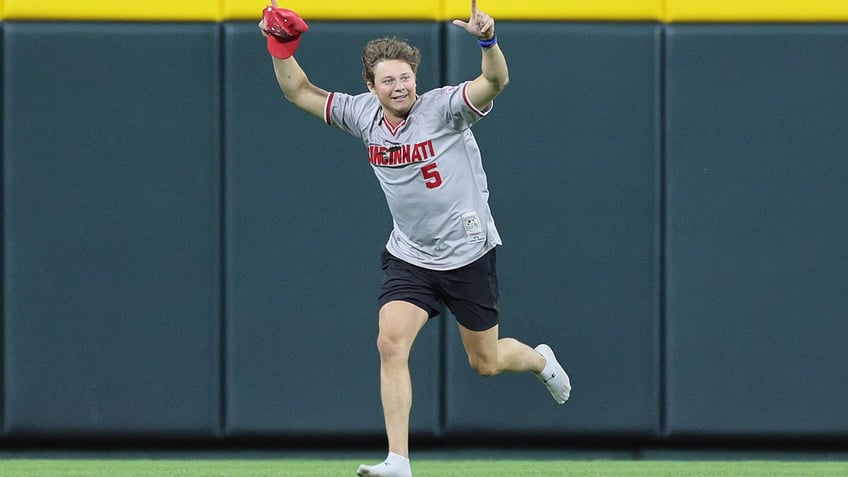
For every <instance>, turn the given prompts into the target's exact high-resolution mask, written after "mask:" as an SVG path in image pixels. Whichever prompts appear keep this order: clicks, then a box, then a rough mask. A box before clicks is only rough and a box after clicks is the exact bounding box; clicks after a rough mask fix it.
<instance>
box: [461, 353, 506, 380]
mask: <svg viewBox="0 0 848 477" xmlns="http://www.w3.org/2000/svg"><path fill="white" fill-rule="evenodd" d="M468 364H470V365H471V368H472V369H474V371H477V374H479V375H480V376H483V377H489V376H494V375H496V374H498V373H500V371H501V370H500V367H498V361H497V359H493V358H491V357H485V356H471V355H469V356H468Z"/></svg>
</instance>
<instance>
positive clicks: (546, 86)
mask: <svg viewBox="0 0 848 477" xmlns="http://www.w3.org/2000/svg"><path fill="white" fill-rule="evenodd" d="M659 29H660V27H659V26H657V25H647V24H645V25H641V24H629V25H611V24H604V25H602V24H597V25H595V24H567V23H556V24H538V23H534V24H529V23H505V22H500V23H499V24H498V36H499V38H500V45H501V48H502V50H503V51H504V53H505V55H506V57H507V61H508V63H509V67H510V81H511V82H510V85H509V86H508V87H507V89H506V90H505V91H504V92H503V93H502V94H501V95H500V96H499V97H498V98H497V99H496V100H495V105H494V109H493V111H492V112H491V114H490V116H488V117H487V118H485V119H483V120H482V121H481V122H480V123H478V124H477V125H476V126H475V127H474V132H475V135H476V137H477V140H478V143H479V144H480V147H481V149H482V152H483V162H484V166H485V167H486V170H487V173H488V178H489V187H490V190H491V197H490V204H491V207H492V211H493V213H494V215H495V219H496V221H497V223H498V227H499V230H500V232H501V235H502V237H503V240H504V246H503V247H501V248H500V249H499V251H498V275H499V277H500V284H501V299H500V309H501V318H502V321H501V326H500V332H501V336H513V337H516V338H518V339H520V340H522V341H525V342H526V343H528V344H530V345H531V346H535V345H536V344H538V343H540V342H548V343H550V344H551V345H552V346H553V347H554V349H555V351H556V352H557V353H558V355H559V357H560V359H561V361H563V362H564V363H565V365H566V368H567V369H568V371H569V374H570V375H571V378H572V382H573V386H574V391H573V394H572V398H571V400H570V401H569V402H568V403H567V404H566V405H564V406H562V407H558V406H557V405H556V404H555V403H554V402H553V400H552V399H551V397H550V395H549V394H548V392H547V391H546V390H545V388H544V387H543V385H542V384H541V383H539V382H538V381H537V380H536V378H535V377H534V376H532V375H530V374H522V375H501V376H497V377H494V378H490V379H482V378H479V377H476V375H475V374H474V373H473V372H472V371H471V370H470V369H469V367H468V365H467V360H466V357H465V352H464V350H463V349H462V345H461V343H460V340H459V336H458V332H457V331H456V327H455V326H454V325H451V326H450V327H449V331H450V333H449V337H450V341H449V342H448V344H447V346H448V354H447V359H448V363H447V379H446V382H447V389H446V391H445V392H446V406H445V412H446V413H447V416H446V422H447V424H446V426H447V427H446V429H447V432H449V433H451V434H464V433H473V434H474V435H490V434H491V433H498V432H509V433H522V434H536V433H551V434H557V435H568V434H580V435H590V434H596V435H601V434H602V435H604V436H607V437H609V436H624V435H628V434H638V435H655V433H656V432H657V430H658V419H659V418H658V415H659V391H658V389H659V382H660V381H659V374H658V373H659V338H658V336H659V335H658V333H659V331H658V330H659V305H658V296H659V286H658V263H659V258H658V252H657V250H658V246H657V244H658V236H657V230H658V220H659V215H658V208H657V204H658V195H657V191H658V190H659V189H658V188H659V182H658V181H659V179H658V174H657V171H658V157H659V146H658V131H657V124H658V117H659V116H658V99H657V98H658V87H657V84H658V80H659V74H658V72H659V65H658V60H659V37H660V34H659V32H660V30H659ZM448 41H449V44H448V49H447V52H448V61H447V67H448V79H449V81H450V82H453V83H457V82H460V81H462V80H465V79H472V78H474V77H475V76H476V75H478V74H479V61H480V60H479V57H480V52H479V49H478V47H477V45H476V42H475V41H474V39H473V38H469V37H468V35H467V34H466V33H464V32H463V31H461V30H458V29H456V28H454V27H450V29H449V35H448ZM553 45H555V46H553ZM540 48H541V51H543V52H544V53H543V54H542V53H540ZM495 416H496V417H495ZM481 432H485V433H486V434H481ZM510 435H512V434H510Z"/></svg>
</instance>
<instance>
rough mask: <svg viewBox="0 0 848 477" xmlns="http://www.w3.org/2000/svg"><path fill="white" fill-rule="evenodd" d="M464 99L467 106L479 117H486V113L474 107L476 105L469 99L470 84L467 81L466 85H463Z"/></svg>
mask: <svg viewBox="0 0 848 477" xmlns="http://www.w3.org/2000/svg"><path fill="white" fill-rule="evenodd" d="M462 99H463V101H465V105H466V106H468V108H469V109H470V110H472V111H474V112H475V113H476V114H477V115H478V116H485V115H486V113H484V112H483V111H480V108H478V107H477V106H474V103H472V102H471V100H470V99H468V82H467V81H466V82H465V83H462Z"/></svg>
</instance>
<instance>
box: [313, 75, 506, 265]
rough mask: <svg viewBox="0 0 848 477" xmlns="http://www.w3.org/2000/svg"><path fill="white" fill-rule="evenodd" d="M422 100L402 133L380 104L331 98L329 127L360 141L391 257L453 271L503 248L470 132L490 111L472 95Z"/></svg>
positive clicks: (457, 90)
mask: <svg viewBox="0 0 848 477" xmlns="http://www.w3.org/2000/svg"><path fill="white" fill-rule="evenodd" d="M467 87H468V83H463V84H462V85H460V86H446V87H443V88H439V89H434V90H432V91H429V92H427V93H424V94H422V95H421V96H419V97H418V99H417V100H416V101H415V104H414V105H413V106H412V109H411V110H410V112H409V115H408V116H407V118H406V119H405V120H404V121H403V122H402V123H401V124H400V125H398V126H397V127H392V126H391V125H390V124H389V122H388V121H386V120H385V119H384V116H383V109H382V106H381V105H380V102H379V100H378V99H377V97H376V96H375V95H373V94H371V93H363V94H360V95H356V96H351V95H348V94H344V93H331V94H330V95H329V96H328V98H327V102H326V105H325V108H324V120H325V121H326V122H327V124H329V125H333V126H336V127H338V128H340V129H342V130H344V131H346V132H348V133H350V134H351V135H353V136H355V137H357V138H360V139H361V140H362V142H363V143H364V144H365V147H366V148H367V151H368V159H369V162H370V163H371V166H372V168H373V169H374V173H375V174H376V176H377V179H378V180H379V182H380V186H381V187H382V189H383V192H384V193H385V195H386V201H387V202H388V205H389V211H390V212H391V214H392V219H393V223H394V228H393V230H392V233H391V235H390V236H389V241H388V243H387V244H386V249H387V250H388V251H389V253H391V254H392V255H394V256H395V257H397V258H399V259H401V260H404V261H406V262H408V263H411V264H413V265H417V266H420V267H424V268H428V269H431V270H453V269H456V268H459V267H462V266H465V265H468V264H469V263H471V262H473V261H474V260H477V259H478V258H480V257H482V256H483V255H485V253H486V252H488V251H489V250H491V249H492V248H494V247H495V246H496V245H500V244H501V239H500V236H499V235H498V231H497V229H496V228H495V222H494V220H493V218H492V213H491V211H490V210H489V204H488V198H489V188H488V185H487V181H486V173H485V172H484V171H483V165H482V161H481V159H480V149H479V147H478V146H477V141H476V140H475V139H474V135H473V134H472V133H471V130H470V127H471V126H472V125H473V124H474V123H476V122H477V121H478V120H479V119H480V118H482V117H483V116H485V115H486V114H487V113H488V111H486V112H483V111H480V110H479V109H477V108H476V107H475V106H474V105H473V104H472V103H471V101H469V100H468V97H467V94H466V88H467Z"/></svg>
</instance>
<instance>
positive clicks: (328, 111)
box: [324, 93, 336, 126]
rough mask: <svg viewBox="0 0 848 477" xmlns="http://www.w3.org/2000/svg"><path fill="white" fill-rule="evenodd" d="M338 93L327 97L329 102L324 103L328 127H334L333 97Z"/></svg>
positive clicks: (325, 119)
mask: <svg viewBox="0 0 848 477" xmlns="http://www.w3.org/2000/svg"><path fill="white" fill-rule="evenodd" d="M335 94H336V93H330V94H328V95H327V101H326V102H325V103H324V122H325V123H327V126H332V125H333V118H332V117H331V116H330V108H331V107H332V105H333V95H335Z"/></svg>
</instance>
